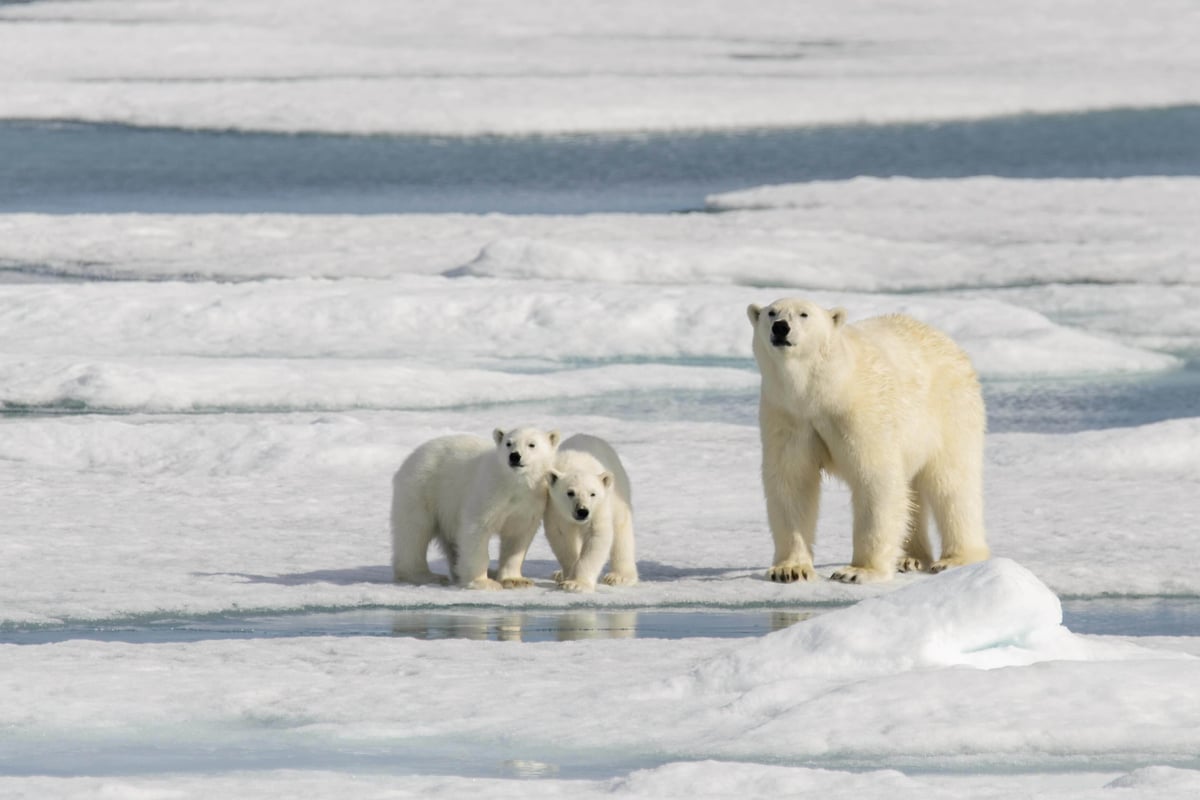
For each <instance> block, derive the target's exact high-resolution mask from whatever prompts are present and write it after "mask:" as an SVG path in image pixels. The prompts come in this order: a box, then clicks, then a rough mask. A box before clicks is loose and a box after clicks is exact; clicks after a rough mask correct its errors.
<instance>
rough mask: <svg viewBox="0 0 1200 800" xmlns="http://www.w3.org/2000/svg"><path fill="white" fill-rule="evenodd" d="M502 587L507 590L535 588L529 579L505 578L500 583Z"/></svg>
mask: <svg viewBox="0 0 1200 800" xmlns="http://www.w3.org/2000/svg"><path fill="white" fill-rule="evenodd" d="M500 585H501V586H503V587H504V588H505V589H528V588H529V587H530V586H533V581H531V580H529V578H504V579H502V580H501V581H500Z"/></svg>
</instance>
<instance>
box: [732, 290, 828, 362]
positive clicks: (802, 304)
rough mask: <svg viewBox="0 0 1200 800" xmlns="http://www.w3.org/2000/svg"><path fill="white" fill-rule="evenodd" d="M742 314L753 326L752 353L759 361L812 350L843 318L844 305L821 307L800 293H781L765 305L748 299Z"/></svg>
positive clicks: (826, 338)
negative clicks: (749, 301)
mask: <svg viewBox="0 0 1200 800" xmlns="http://www.w3.org/2000/svg"><path fill="white" fill-rule="evenodd" d="M746 315H747V316H748V317H749V318H750V324H751V325H753V326H754V357H755V358H756V359H758V360H759V361H760V362H761V361H762V360H763V359H764V358H772V357H775V358H792V357H797V356H801V357H803V356H806V355H809V354H810V353H813V352H816V351H818V350H820V349H821V347H822V346H824V344H825V343H826V342H827V341H829V337H830V336H831V335H832V333H833V331H835V330H836V329H837V328H840V327H841V326H842V325H843V324H845V322H846V310H845V309H844V308H835V309H832V310H830V309H825V308H822V307H821V306H819V305H817V304H816V303H814V302H812V301H810V300H805V299H803V298H800V297H785V298H783V299H781V300H776V301H775V302H774V303H771V304H770V305H769V306H766V307H763V306H759V305H755V304H753V303H752V304H751V305H750V307H749V308H747V309H746Z"/></svg>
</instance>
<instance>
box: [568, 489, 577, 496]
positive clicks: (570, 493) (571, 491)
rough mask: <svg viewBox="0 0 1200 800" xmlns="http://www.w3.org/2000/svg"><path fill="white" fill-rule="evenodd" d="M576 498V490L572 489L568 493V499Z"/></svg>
mask: <svg viewBox="0 0 1200 800" xmlns="http://www.w3.org/2000/svg"><path fill="white" fill-rule="evenodd" d="M574 496H575V490H574V489H571V490H570V491H569V492H567V497H574Z"/></svg>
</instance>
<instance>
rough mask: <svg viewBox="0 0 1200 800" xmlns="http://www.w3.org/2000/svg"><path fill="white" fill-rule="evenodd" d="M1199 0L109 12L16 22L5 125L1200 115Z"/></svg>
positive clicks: (10, 30)
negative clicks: (1177, 109) (1192, 111)
mask: <svg viewBox="0 0 1200 800" xmlns="http://www.w3.org/2000/svg"><path fill="white" fill-rule="evenodd" d="M1197 14H1198V12H1197V10H1196V8H1195V6H1194V4H1191V3H1189V2H1186V0H1144V1H1141V2H1133V1H1132V0H1106V1H1105V2H1103V3H1099V4H1097V3H1078V2H1076V3H1055V4H1053V6H1051V7H1047V5H1046V4H1045V3H1041V2H1037V0H1021V1H1020V2H1011V3H1005V4H1003V5H995V4H992V5H988V4H981V3H966V4H959V3H956V4H946V3H932V2H921V3H913V4H903V5H895V4H891V3H881V2H878V0H857V1H856V2H845V1H844V0H820V2H812V3H807V4H805V6H804V8H803V9H796V7H795V6H794V4H792V3H789V2H787V0H764V1H763V2H756V3H753V4H750V5H747V4H730V3H728V2H722V1H721V0H711V1H710V2H704V3H689V4H686V5H679V4H672V3H665V2H657V3H645V2H641V1H640V0H603V1H601V2H597V1H596V0H572V2H563V3H554V4H550V5H545V4H529V3H525V2H521V0H502V1H501V2H491V1H481V0H472V2H457V3H454V4H453V5H452V6H442V5H440V4H434V5H429V4H423V3H415V2H397V3H380V2H377V0H346V1H345V2H341V3H339V4H338V6H337V13H330V8H329V5H328V3H326V2H317V0H291V1H290V2H285V3H277V2H270V1H269V0H253V2H243V3H219V4H214V3H206V2H203V0H169V1H167V0H139V1H135V2H125V1H124V0H121V1H120V2H118V1H117V0H97V1H96V2H89V3H87V4H86V6H82V7H81V6H80V5H79V4H78V3H74V2H36V3H29V4H15V5H6V6H5V7H4V8H3V10H2V11H0V20H3V22H4V23H5V24H3V25H0V54H3V56H0V59H2V60H0V68H2V71H0V75H2V76H3V79H4V80H3V84H0V118H8V119H44V120H61V119H80V120H92V121H102V122H118V123H126V124H134V125H162V126H180V127H185V128H214V129H228V128H237V129H253V130H274V131H289V132H290V131H341V132H349V133H405V132H426V133H443V134H451V135H459V134H477V133H504V134H524V133H560V132H572V131H585V132H594V131H646V130H672V129H673V130H679V129H693V130H694V129H713V128H739V129H744V128H756V127H771V126H787V125H809V124H814V123H830V122H856V123H857V122H886V121H897V120H904V121H908V120H919V121H926V120H938V119H947V118H951V119H958V118H963V117H984V116H995V115H1001V114H1021V113H1028V112H1054V111H1079V110H1084V109H1097V108H1113V107H1131V106H1132V107H1148V106H1153V107H1161V106H1172V105H1189V104H1195V103H1196V102H1197V101H1200V88H1198V87H1197V86H1196V82H1195V80H1194V79H1193V76H1194V75H1195V74H1196V73H1197V71H1200V56H1198V55H1197V54H1196V50H1195V47H1194V46H1193V45H1194V42H1195V37H1196V33H1197V31H1200V17H1198V16H1197Z"/></svg>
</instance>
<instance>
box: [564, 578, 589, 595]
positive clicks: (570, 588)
mask: <svg viewBox="0 0 1200 800" xmlns="http://www.w3.org/2000/svg"><path fill="white" fill-rule="evenodd" d="M558 588H560V589H562V590H563V591H565V592H575V593H577V594H582V593H585V592H594V591H596V587H595V585H594V584H590V583H584V582H583V581H577V580H565V581H562V582H560V583H559V584H558Z"/></svg>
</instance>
